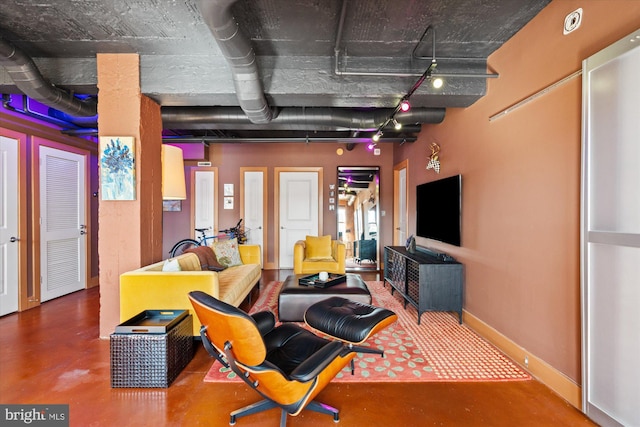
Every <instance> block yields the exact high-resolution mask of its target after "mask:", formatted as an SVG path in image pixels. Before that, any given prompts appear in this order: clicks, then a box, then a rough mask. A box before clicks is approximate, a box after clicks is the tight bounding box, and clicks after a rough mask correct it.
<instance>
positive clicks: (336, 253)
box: [293, 236, 347, 274]
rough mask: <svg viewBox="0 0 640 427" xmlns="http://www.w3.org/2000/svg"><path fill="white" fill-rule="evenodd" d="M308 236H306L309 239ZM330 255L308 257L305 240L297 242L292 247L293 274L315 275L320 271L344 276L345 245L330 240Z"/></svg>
mask: <svg viewBox="0 0 640 427" xmlns="http://www.w3.org/2000/svg"><path fill="white" fill-rule="evenodd" d="M309 237H310V236H307V239H309ZM330 242H331V255H330V256H328V254H327V256H324V257H309V256H308V251H307V249H308V248H307V246H308V242H307V240H298V241H297V242H296V243H295V245H294V246H293V272H294V274H315V273H319V272H321V271H326V272H327V273H335V274H345V268H346V255H347V250H346V247H345V244H344V243H343V242H341V241H338V240H330Z"/></svg>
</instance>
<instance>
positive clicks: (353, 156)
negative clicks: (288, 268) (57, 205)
mask: <svg viewBox="0 0 640 427" xmlns="http://www.w3.org/2000/svg"><path fill="white" fill-rule="evenodd" d="M380 147H381V152H382V154H381V155H380V156H374V155H373V153H371V152H370V151H367V150H366V146H365V144H356V146H355V148H354V149H353V150H352V151H347V150H346V149H345V144H341V143H324V142H323V143H320V142H318V143H313V142H311V143H309V144H303V143H299V142H298V143H279V142H274V143H260V144H242V143H236V144H212V145H211V146H210V147H209V160H210V161H211V162H212V166H214V167H217V168H218V174H219V176H218V195H219V196H220V197H219V198H218V206H219V209H218V219H219V221H218V223H219V226H220V228H227V227H231V226H233V225H235V224H236V223H237V222H238V219H239V218H240V201H239V194H240V192H239V188H240V168H241V167H267V168H268V169H267V179H268V204H269V206H268V221H269V223H268V228H267V236H268V242H267V244H266V248H265V249H266V252H265V253H266V254H267V258H268V259H267V262H274V260H275V258H274V255H275V254H274V252H275V251H274V243H275V240H274V236H275V228H274V227H275V225H274V207H273V203H274V187H273V186H274V182H275V177H274V168H275V167H287V166H291V167H294V166H296V167H298V166H299V167H302V166H307V167H312V166H313V167H322V168H324V169H323V178H324V183H323V193H324V197H323V207H324V216H323V229H324V231H323V234H331V235H332V236H336V235H337V232H338V221H337V213H336V211H329V207H328V205H329V203H328V199H329V195H328V190H329V184H337V181H338V179H337V178H338V169H337V168H338V166H379V167H380V203H381V205H380V206H381V207H380V210H384V211H386V216H384V217H381V239H382V240H381V245H385V244H387V245H389V244H391V242H392V239H393V229H392V227H393V222H392V215H393V146H392V145H391V144H380ZM338 148H342V149H343V154H342V155H341V156H339V155H338V154H337V153H336V150H337V149H338ZM188 169H189V168H187V173H186V176H187V178H188V177H189V175H190V173H189V170H188ZM224 184H234V188H235V189H236V191H235V194H236V196H235V200H234V209H232V210H226V209H222V194H223V191H222V190H223V185H224ZM187 186H189V183H187ZM187 194H189V189H188V188H187ZM189 205H190V202H189V200H185V201H183V203H182V211H181V212H164V236H165V238H164V245H163V254H165V258H166V257H167V256H168V255H167V254H168V252H169V250H170V249H171V246H172V245H173V244H174V243H175V242H176V241H178V240H179V239H181V238H184V237H186V236H189V235H191V234H192V233H193V230H191V229H190V223H189V218H190V215H189V214H190V213H189V211H188V209H189Z"/></svg>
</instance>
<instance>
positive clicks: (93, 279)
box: [87, 276, 100, 289]
mask: <svg viewBox="0 0 640 427" xmlns="http://www.w3.org/2000/svg"><path fill="white" fill-rule="evenodd" d="M99 284H100V276H93V277H91V278H90V279H89V281H88V282H87V289H90V288H95V287H96V286H98V285H99Z"/></svg>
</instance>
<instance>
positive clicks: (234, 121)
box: [162, 107, 445, 131]
mask: <svg viewBox="0 0 640 427" xmlns="http://www.w3.org/2000/svg"><path fill="white" fill-rule="evenodd" d="M392 111H393V109H388V108H383V109H368V110H355V109H345V108H330V107H326V108H321V107H317V108H304V107H297V108H296V107H289V108H283V109H281V110H280V113H279V114H278V116H276V117H274V118H273V120H272V121H271V122H270V123H266V124H252V123H251V122H250V121H249V118H248V117H247V116H246V115H245V114H244V113H243V112H242V110H240V109H239V108H235V107H163V108H162V123H163V125H164V126H165V127H166V128H180V129H216V128H220V129H224V127H225V126H232V127H233V128H235V129H248V130H249V129H256V130H265V129H266V130H269V129H279V130H309V129H311V128H313V129H314V130H323V131H329V130H341V131H345V130H352V131H353V130H360V131H374V130H376V129H377V128H378V126H380V124H381V123H383V122H384V121H385V120H386V118H387V117H388V116H389V114H391V112H392ZM444 115H445V109H444V108H414V109H411V110H409V111H408V112H405V113H399V114H397V115H396V120H398V121H399V122H400V123H402V124H403V125H406V126H407V127H409V126H411V125H413V124H420V123H440V122H442V120H443V119H444ZM407 130H408V129H407ZM413 130H414V131H419V130H420V126H417V127H416V129H413Z"/></svg>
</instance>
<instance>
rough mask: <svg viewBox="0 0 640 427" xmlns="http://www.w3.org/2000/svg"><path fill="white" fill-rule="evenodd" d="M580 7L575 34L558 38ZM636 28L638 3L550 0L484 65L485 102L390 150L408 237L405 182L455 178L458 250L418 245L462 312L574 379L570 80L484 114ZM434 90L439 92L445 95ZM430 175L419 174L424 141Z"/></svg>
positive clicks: (576, 126)
mask: <svg viewBox="0 0 640 427" xmlns="http://www.w3.org/2000/svg"><path fill="white" fill-rule="evenodd" d="M578 7H582V8H583V10H584V13H583V21H582V25H581V27H580V28H579V29H578V30H577V31H575V32H574V33H571V34H569V35H567V36H564V35H563V33H562V28H563V23H564V18H565V16H566V15H567V14H568V13H570V12H572V11H574V10H575V9H577V8H578ZM638 26H640V1H635V0H582V1H574V0H554V1H553V2H551V3H550V4H549V6H547V7H546V8H545V9H543V10H542V11H541V12H540V14H539V15H538V16H537V17H535V18H534V19H533V20H532V21H531V22H530V23H529V24H528V25H527V26H525V27H524V28H523V29H522V30H521V31H520V32H518V33H517V34H516V35H515V36H514V37H513V38H512V39H511V40H509V41H508V42H507V43H506V44H505V45H504V46H502V47H501V48H500V49H499V50H497V51H496V52H495V53H494V54H493V55H491V57H490V58H489V69H490V70H491V71H495V72H497V73H499V74H500V77H499V78H498V79H489V80H488V91H487V95H486V96H485V97H484V98H483V99H481V100H480V101H478V102H476V103H475V104H474V105H472V106H471V107H469V108H466V109H449V110H447V115H446V117H445V120H444V122H443V123H442V124H439V125H427V126H423V130H422V132H421V134H420V138H419V141H418V142H417V143H415V144H413V145H403V146H399V147H397V148H396V150H395V153H394V154H395V162H396V163H398V162H400V161H402V160H404V159H409V174H410V176H409V184H410V191H409V196H410V200H409V202H410V209H409V212H410V218H409V224H410V227H411V229H410V232H411V233H413V232H415V186H416V185H417V184H420V183H422V182H427V181H431V180H434V179H437V178H443V177H447V176H451V175H454V174H457V173H461V174H462V176H463V183H462V186H463V202H462V203H463V215H462V216H463V218H462V226H463V230H462V247H459V248H458V247H454V246H450V245H446V244H442V243H435V242H432V241H428V240H426V239H418V242H417V243H418V244H419V245H423V246H431V247H434V248H437V249H440V250H442V251H446V252H448V253H450V254H452V255H453V256H454V257H456V258H458V259H459V260H460V261H461V262H463V263H464V265H465V270H466V283H465V301H464V307H465V310H466V311H468V312H469V313H470V314H472V315H473V316H475V317H477V318H479V319H480V320H482V321H483V322H485V323H486V324H488V325H489V326H490V327H492V328H494V329H496V330H497V331H498V332H499V333H501V334H503V335H505V336H506V337H507V338H508V339H510V340H511V341H513V342H515V343H516V344H517V345H519V346H521V347H522V348H524V349H525V350H526V351H527V352H529V354H533V355H535V356H537V357H538V358H540V359H542V360H543V361H545V362H546V363H548V364H549V365H551V366H552V367H553V368H555V369H556V370H558V371H560V372H561V373H562V374H564V375H566V376H567V377H568V378H570V379H571V380H573V381H575V382H576V383H578V384H579V383H580V380H581V362H580V358H581V356H580V355H581V348H580V347H581V339H580V271H579V267H580V266H579V255H580V246H579V244H580V242H579V225H580V205H579V203H580V146H581V133H580V132H581V131H580V129H581V102H582V96H581V77H577V78H574V79H573V80H571V81H570V82H568V83H567V84H564V85H562V86H560V87H558V88H557V89H555V90H553V91H550V92H548V93H546V94H544V95H543V96H541V97H539V98H537V99H536V100H534V101H532V102H529V103H527V104H525V105H523V106H521V107H520V108H518V109H516V110H515V111H512V112H510V113H509V114H507V115H505V116H502V117H500V118H498V119H496V120H493V121H492V122H490V121H489V117H491V116H493V115H495V114H497V113H499V112H500V111H502V110H504V109H505V108H507V107H509V106H511V105H513V104H515V103H517V102H519V101H521V100H523V99H525V98H527V97H529V96H531V95H533V94H535V93H536V92H538V91H540V90H542V89H544V88H545V87H547V86H549V85H551V84H553V83H555V82H556V81H558V80H560V79H562V78H564V77H566V76H568V75H570V74H572V73H573V72H575V71H577V70H580V69H581V61H582V60H583V59H585V58H587V57H588V56H590V55H592V54H593V53H595V52H597V51H599V50H601V49H602V48H604V47H606V46H607V45H609V44H611V43H612V42H615V41H617V40H619V39H620V38H622V37H623V36H625V35H627V34H629V33H631V32H632V31H634V30H636V29H637V28H638ZM444 90H446V87H445V89H444ZM434 141H436V142H438V143H439V144H440V146H441V147H442V150H441V152H440V154H439V156H440V160H441V162H442V169H441V173H440V175H436V174H435V172H433V171H432V170H429V171H427V170H425V166H426V163H427V155H428V154H430V151H429V148H428V147H429V145H430V144H431V142H434Z"/></svg>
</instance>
